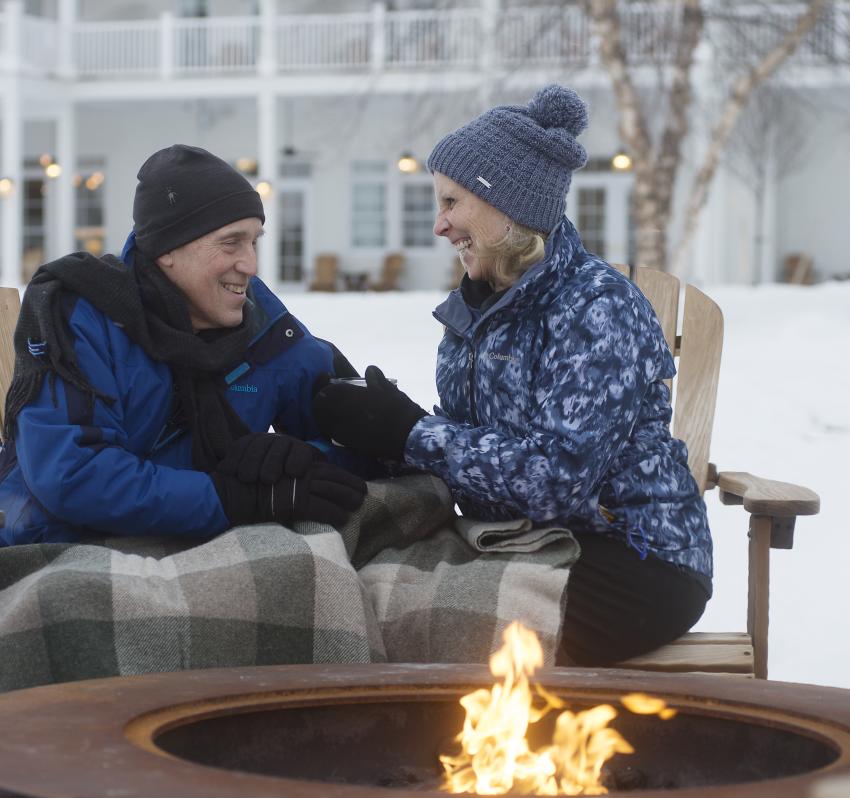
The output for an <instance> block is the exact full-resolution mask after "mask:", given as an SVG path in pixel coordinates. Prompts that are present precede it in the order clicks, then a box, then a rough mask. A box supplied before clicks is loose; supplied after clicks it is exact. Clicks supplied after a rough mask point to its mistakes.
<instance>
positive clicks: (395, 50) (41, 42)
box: [0, 0, 850, 79]
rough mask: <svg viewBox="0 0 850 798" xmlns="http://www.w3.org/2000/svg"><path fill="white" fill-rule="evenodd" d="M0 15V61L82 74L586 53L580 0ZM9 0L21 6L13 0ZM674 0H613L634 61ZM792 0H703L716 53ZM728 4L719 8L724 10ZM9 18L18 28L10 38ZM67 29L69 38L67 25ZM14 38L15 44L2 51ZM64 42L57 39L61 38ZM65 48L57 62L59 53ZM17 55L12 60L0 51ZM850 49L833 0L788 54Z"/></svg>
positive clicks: (746, 38)
mask: <svg viewBox="0 0 850 798" xmlns="http://www.w3.org/2000/svg"><path fill="white" fill-rule="evenodd" d="M12 5H13V3H9V4H7V6H6V11H5V12H4V13H3V14H0V63H6V64H7V65H9V66H10V67H12V68H14V67H15V66H16V65H17V66H18V67H23V68H25V69H26V70H28V71H36V72H41V73H42V74H46V75H50V74H54V73H56V72H57V71H59V72H62V74H67V75H75V76H76V77H79V78H82V79H123V78H134V77H136V78H145V77H151V76H160V77H166V78H171V77H189V76H215V75H222V74H231V75H239V74H256V73H258V72H263V73H264V74H270V73H271V74H274V73H277V74H285V73H292V72H304V71H351V70H355V71H356V70H364V71H366V70H373V71H374V70H400V69H410V68H417V69H451V68H457V67H461V68H482V67H489V66H490V65H495V66H501V67H504V68H508V69H515V68H517V67H518V66H520V65H528V66H535V65H553V66H555V65H557V66H558V67H560V68H579V67H582V66H585V65H587V64H588V63H591V62H592V59H593V56H594V52H593V48H594V43H593V36H592V35H591V30H590V25H589V23H588V20H587V18H586V16H585V15H584V13H583V11H582V10H581V8H580V7H579V6H578V5H572V4H571V5H559V6H554V5H553V6H551V7H545V6H535V7H530V8H510V9H505V10H504V11H503V12H502V13H501V14H499V15H498V16H497V17H495V18H489V17H487V16H486V15H485V12H484V10H483V9H481V8H476V7H471V8H464V9H457V10H448V11H447V10H439V11H433V10H426V11H387V10H386V9H385V7H384V6H382V5H376V6H374V7H373V10H372V11H371V12H367V13H357V14H310V15H299V16H294V15H286V16H278V17H277V18H276V19H275V20H274V23H273V25H272V26H271V27H270V28H269V29H267V30H264V28H263V26H264V24H265V23H264V22H263V21H261V19H260V18H259V17H256V16H253V17H211V18H199V19H194V18H193V19H175V18H174V17H173V16H171V15H170V14H164V15H162V17H160V19H159V20H141V21H112V22H77V23H75V24H74V25H73V26H72V29H71V30H70V31H69V32H67V33H66V32H65V31H64V30H63V29H61V28H60V27H59V25H58V24H57V23H56V22H55V21H53V20H48V19H43V18H39V17H32V16H26V15H23V14H22V13H21V12H20V8H18V10H17V11H16V13H15V14H12V13H11V11H10V7H11V6H12ZM15 5H16V6H20V3H19V2H18V0H16V2H15ZM677 9H678V6H677V5H676V4H667V3H650V2H645V3H628V4H624V5H623V6H622V10H621V14H622V18H621V21H622V27H623V31H624V44H625V49H626V54H627V57H628V58H629V60H630V61H631V62H632V63H636V64H640V63H647V64H660V63H665V62H667V61H669V59H670V58H671V57H672V54H673V48H674V47H675V43H676V41H677V33H678V26H679V23H680V17H679V11H678V10H677ZM801 10H802V7H801V6H800V5H797V4H794V5H782V4H772V5H769V6H767V5H764V4H763V5H760V6H758V7H757V8H756V7H752V6H744V5H727V6H725V11H724V10H722V9H720V10H714V9H711V10H710V15H709V30H710V31H711V32H712V36H713V39H712V40H713V41H714V42H715V43H717V42H721V41H722V47H718V53H719V55H720V57H721V58H725V57H728V58H742V57H744V56H745V55H746V54H748V53H753V52H764V51H765V50H766V49H767V48H769V47H770V46H771V45H772V44H775V43H777V42H778V41H779V40H780V37H781V35H782V34H783V33H784V32H785V31H786V30H788V29H789V25H792V24H793V23H794V20H795V19H796V18H797V16H798V15H799V14H800V12H801ZM724 14H725V16H724ZM9 25H12V26H14V27H16V28H17V27H19V28H20V30H19V31H18V33H19V38H18V39H12V38H11V36H12V31H11V30H10V29H9ZM66 35H67V36H69V37H70V38H69V41H68V42H67V43H66V42H65V39H64V36H66ZM10 41H20V45H15V47H14V53H13V54H12V55H10V54H9V53H8V52H2V48H3V47H4V46H6V47H7V49H8V47H9V42H10ZM60 45H62V46H60ZM63 52H64V53H67V54H68V55H67V56H66V60H65V61H63V62H62V63H60V61H62V59H61V58H60V56H59V54H60V53H63ZM10 59H11V60H13V61H17V63H16V64H9V61H10ZM848 60H850V2H848V1H847V0H840V1H839V2H835V3H833V4H832V5H831V6H830V7H829V10H828V16H827V17H825V18H824V19H823V21H822V22H820V23H819V24H818V25H817V26H816V28H815V29H814V30H813V31H812V32H811V33H810V34H809V36H808V37H807V38H806V40H805V41H804V42H803V44H802V45H801V47H800V48H799V50H798V53H797V54H796V55H795V57H794V61H795V63H798V64H812V65H817V64H824V63H829V62H834V61H842V62H844V63H847V61H848Z"/></svg>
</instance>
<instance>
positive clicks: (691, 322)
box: [673, 285, 723, 491]
mask: <svg viewBox="0 0 850 798" xmlns="http://www.w3.org/2000/svg"><path fill="white" fill-rule="evenodd" d="M722 349H723V314H722V313H721V311H720V308H719V307H717V305H716V304H715V303H714V302H713V301H712V300H711V299H709V298H708V297H707V296H706V295H705V294H704V293H703V292H702V291H700V290H699V289H698V288H695V287H694V286H692V285H689V286H687V288H686V289H685V310H684V315H683V319H682V344H681V349H680V352H679V376H678V380H677V382H676V403H675V407H674V410H673V435H674V436H675V437H677V438H679V439H680V440H682V441H684V442H685V444H686V445H687V447H688V465H689V466H690V469H691V473H692V474H693V475H694V479H695V480H696V482H697V485H699V486H700V490H703V491H704V490H705V489H706V486H707V482H708V455H709V447H710V445H711V430H712V425H713V424H714V405H715V401H716V399H717V380H718V377H719V375H720V354H721V351H722Z"/></svg>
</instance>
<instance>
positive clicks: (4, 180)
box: [0, 177, 15, 197]
mask: <svg viewBox="0 0 850 798" xmlns="http://www.w3.org/2000/svg"><path fill="white" fill-rule="evenodd" d="M14 188H15V181H14V180H12V178H11V177H0V197H8V196H9V194H11V193H12V191H13V190H14Z"/></svg>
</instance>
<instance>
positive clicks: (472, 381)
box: [468, 341, 478, 427]
mask: <svg viewBox="0 0 850 798" xmlns="http://www.w3.org/2000/svg"><path fill="white" fill-rule="evenodd" d="M469 346H470V349H469V358H468V363H469V417H470V419H472V426H473V427H477V426H478V413H476V412H475V352H474V351H473V350H472V342H471V341H470V344H469Z"/></svg>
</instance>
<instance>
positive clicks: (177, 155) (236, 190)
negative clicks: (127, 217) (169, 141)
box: [133, 144, 266, 258]
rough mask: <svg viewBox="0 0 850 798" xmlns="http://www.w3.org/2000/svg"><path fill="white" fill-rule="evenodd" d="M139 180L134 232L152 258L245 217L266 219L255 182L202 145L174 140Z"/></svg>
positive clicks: (147, 165) (145, 165)
mask: <svg viewBox="0 0 850 798" xmlns="http://www.w3.org/2000/svg"><path fill="white" fill-rule="evenodd" d="M138 180H139V182H138V184H137V186H136V197H135V200H134V202H133V231H134V232H135V234H136V246H137V247H138V248H139V249H140V250H141V251H142V252H144V253H145V254H146V255H148V256H150V257H152V258H157V257H159V256H160V255H162V254H164V253H165V252H170V251H171V250H173V249H177V248H178V247H182V246H183V245H184V244H188V243H189V242H190V241H194V240H195V239H196V238H201V237H202V236H205V235H206V234H207V233H211V232H213V230H218V229H219V228H220V227H224V226H225V225H227V224H231V223H233V222H238V221H239V220H240V219H249V218H257V219H259V220H260V221H261V222H265V220H266V216H265V213H264V212H263V201H262V199H260V195H259V194H258V193H257V192H256V191H255V190H254V187H253V186H252V185H251V184H250V183H249V182H248V181H247V180H246V179H245V178H244V177H243V176H242V175H241V174H240V173H239V172H237V171H236V170H235V169H234V168H233V167H232V166H231V165H230V164H229V163H227V162H226V161H223V160H222V159H221V158H219V157H218V156H216V155H213V154H212V153H211V152H207V151H206V150H204V149H201V148H200V147H190V146H188V145H186V144H174V145H173V146H171V147H167V148H166V149H164V150H159V151H158V152H155V153H154V154H153V155H151V157H150V158H148V159H147V160H146V161H145V162H144V163H143V164H142V166H141V168H140V169H139V174H138Z"/></svg>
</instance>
